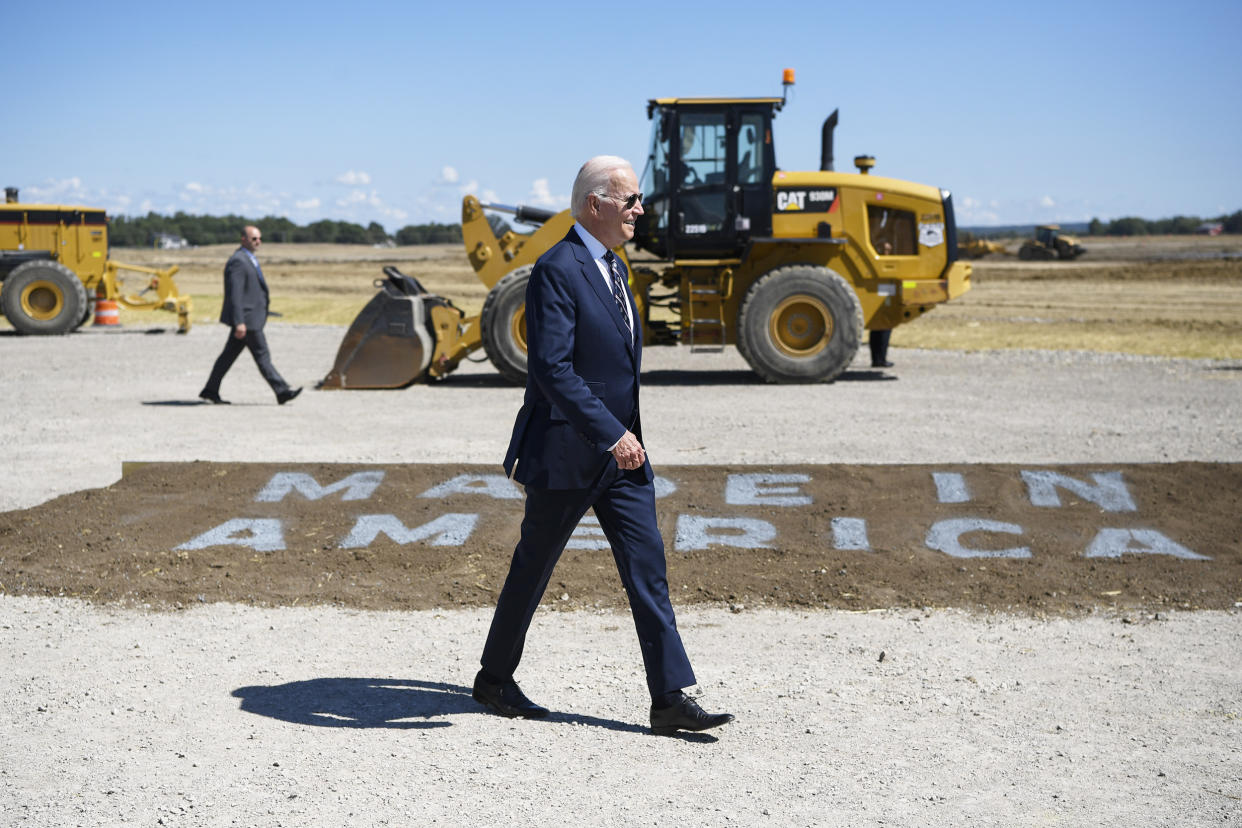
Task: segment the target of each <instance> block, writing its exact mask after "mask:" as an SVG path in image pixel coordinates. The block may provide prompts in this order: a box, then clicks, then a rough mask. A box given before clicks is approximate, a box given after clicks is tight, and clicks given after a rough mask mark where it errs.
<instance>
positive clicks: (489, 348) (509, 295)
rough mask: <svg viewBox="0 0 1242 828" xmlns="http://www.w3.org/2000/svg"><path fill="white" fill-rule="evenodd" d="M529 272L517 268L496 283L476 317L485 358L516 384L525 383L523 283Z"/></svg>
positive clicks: (528, 276)
mask: <svg viewBox="0 0 1242 828" xmlns="http://www.w3.org/2000/svg"><path fill="white" fill-rule="evenodd" d="M532 269H533V268H532V267H531V266H530V265H527V266H526V267H519V268H518V269H517V270H515V271H513V272H512V273H509V274H507V275H506V276H505V277H504V278H503V279H501V280H500V281H499V282H497V283H496V284H495V286H493V287H492V289H491V290H490V291H488V293H487V298H486V299H484V300H483V312H482V313H481V314H480V318H479V325H480V328H481V335H482V339H483V350H484V351H485V352H486V353H487V358H488V359H490V360H491V361H492V365H494V366H496V370H497V371H499V372H500V375H501V376H502V377H504V378H505V379H506V380H508V381H509V382H512V383H513V384H515V385H525V384H526V283H527V282H528V281H529V280H530V272H531V270H532Z"/></svg>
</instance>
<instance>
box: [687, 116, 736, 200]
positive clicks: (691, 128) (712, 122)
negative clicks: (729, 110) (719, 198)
mask: <svg viewBox="0 0 1242 828" xmlns="http://www.w3.org/2000/svg"><path fill="white" fill-rule="evenodd" d="M725 150H726V147H725V118H724V113H722V112H721V113H705V114H697V113H685V114H683V115H682V116H681V168H682V179H683V180H682V187H683V188H684V189H694V188H696V187H709V186H712V185H716V186H721V185H723V184H724V179H725Z"/></svg>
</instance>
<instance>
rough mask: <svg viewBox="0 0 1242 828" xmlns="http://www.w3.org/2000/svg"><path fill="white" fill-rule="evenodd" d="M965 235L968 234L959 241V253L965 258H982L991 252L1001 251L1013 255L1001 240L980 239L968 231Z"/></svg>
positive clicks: (1006, 254) (1003, 253) (1002, 253)
mask: <svg viewBox="0 0 1242 828" xmlns="http://www.w3.org/2000/svg"><path fill="white" fill-rule="evenodd" d="M963 236H968V238H962V239H960V240H959V241H958V243H957V255H958V256H959V257H961V258H963V259H982V258H983V257H984V256H987V255H988V254H990V253H1000V254H1001V255H1004V256H1012V255H1013V254H1012V253H1010V252H1009V251H1008V250H1007V249H1006V248H1005V245H1003V244H1001V243H1000V242H993V241H988V240H987V239H980V238H978V237H976V236H972V235H970V234H968V233H966V234H963Z"/></svg>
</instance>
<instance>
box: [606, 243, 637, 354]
mask: <svg viewBox="0 0 1242 828" xmlns="http://www.w3.org/2000/svg"><path fill="white" fill-rule="evenodd" d="M604 261H606V262H608V272H609V273H610V274H612V298H613V299H615V300H617V310H619V311H621V318H622V319H624V320H625V329H626V330H627V331H629V333H630V338H631V339H633V338H634V328H633V327H631V325H630V313H629V302H627V301H626V298H625V284H624V283H623V282H622V281H621V269H620V268H619V267H618V266H617V254H616V253H613V252H612V251H611V250H609V251H607V252H605V253H604Z"/></svg>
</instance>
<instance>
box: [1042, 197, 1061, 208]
mask: <svg viewBox="0 0 1242 828" xmlns="http://www.w3.org/2000/svg"><path fill="white" fill-rule="evenodd" d="M1039 206H1040V207H1056V206H1057V203H1056V202H1055V201H1053V200H1052V196H1044V197H1043V198H1041V199H1040V200H1039Z"/></svg>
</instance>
